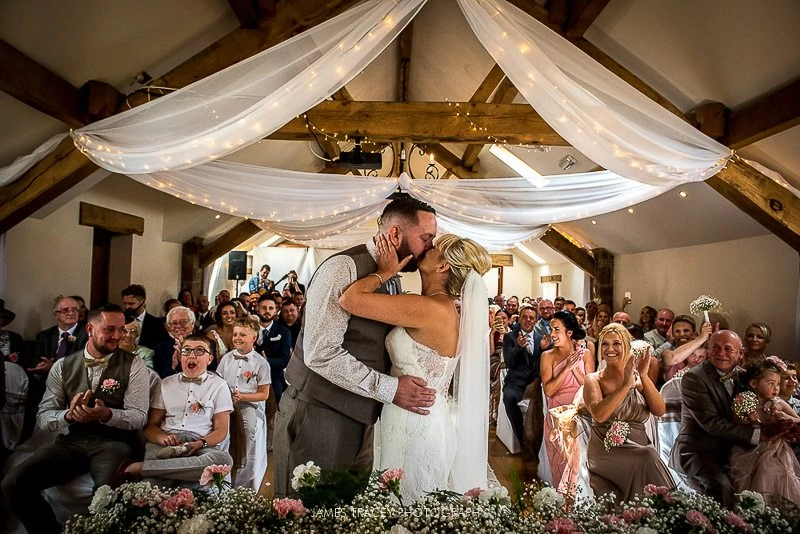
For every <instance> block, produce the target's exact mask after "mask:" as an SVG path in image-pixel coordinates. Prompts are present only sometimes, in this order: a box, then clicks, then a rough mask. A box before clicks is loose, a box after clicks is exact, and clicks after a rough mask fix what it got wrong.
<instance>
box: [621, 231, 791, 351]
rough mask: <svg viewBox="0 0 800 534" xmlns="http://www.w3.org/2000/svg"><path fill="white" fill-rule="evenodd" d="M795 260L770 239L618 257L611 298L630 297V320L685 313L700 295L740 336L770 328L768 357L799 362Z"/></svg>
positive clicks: (773, 239)
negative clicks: (656, 311)
mask: <svg viewBox="0 0 800 534" xmlns="http://www.w3.org/2000/svg"><path fill="white" fill-rule="evenodd" d="M799 261H800V260H798V254H797V252H795V251H794V250H792V249H791V248H790V247H789V246H788V245H786V244H784V243H783V241H781V240H780V239H778V238H777V237H775V236H773V235H767V236H759V237H751V238H747V239H740V240H736V241H725V242H721V243H711V244H707V245H698V246H691V247H682V248H674V249H668V250H659V251H654V252H646V253H642V254H629V255H622V256H618V257H617V258H616V261H615V269H614V275H615V276H614V287H615V290H616V291H615V292H616V293H617V294H619V295H622V294H623V292H625V291H630V292H631V298H632V300H633V302H632V304H631V307H630V308H629V309H630V310H631V316H633V317H634V320H635V319H636V318H637V317H638V312H639V310H641V308H642V307H643V306H645V305H650V306H653V307H655V308H662V307H669V308H671V309H673V310H674V311H675V313H677V314H681V313H689V303H690V302H691V301H692V300H694V299H695V298H697V297H698V296H699V295H701V294H707V295H711V296H713V297H715V298H717V299H719V300H720V301H721V302H722V303H723V304H724V305H725V307H726V308H727V309H728V310H729V312H730V323H731V327H732V328H733V329H734V330H736V331H737V332H739V334H740V335H741V334H742V333H743V330H744V328H745V327H746V326H747V325H748V324H749V323H751V322H753V321H764V322H766V323H767V324H769V325H770V327H771V328H772V342H771V343H770V345H769V346H768V347H767V351H768V353H770V354H777V355H779V356H781V357H783V358H788V359H791V360H796V359H798V356H800V355H799V354H798V339H797V333H796V332H797V331H798V329H799V328H800V326H799V325H798V321H799V319H798V314H797V310H798V289H799V287H798V272H799V271H798V265H799Z"/></svg>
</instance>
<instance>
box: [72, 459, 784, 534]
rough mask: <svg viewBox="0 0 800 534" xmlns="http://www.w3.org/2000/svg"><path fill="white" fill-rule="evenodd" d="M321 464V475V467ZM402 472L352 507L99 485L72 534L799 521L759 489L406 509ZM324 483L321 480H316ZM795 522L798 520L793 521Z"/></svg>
mask: <svg viewBox="0 0 800 534" xmlns="http://www.w3.org/2000/svg"><path fill="white" fill-rule="evenodd" d="M213 467H219V466H211V467H209V468H207V469H206V471H205V472H204V473H203V478H204V479H206V482H207V484H209V485H212V486H213V485H214V484H216V481H217V480H222V479H224V475H223V473H222V472H221V471H218V470H217V469H212V468H213ZM301 467H303V469H302V470H301V471H299V472H298V473H297V474H298V477H297V478H298V480H301V481H303V482H302V484H304V485H301V486H300V487H301V489H308V488H312V487H314V485H318V484H320V483H321V482H322V481H324V480H325V479H326V474H325V472H323V471H321V470H319V471H317V469H319V468H318V467H316V466H314V465H313V464H311V465H309V464H305V465H303V466H301ZM315 467H316V469H314V468H315ZM402 478H403V476H402V473H401V472H400V471H399V470H389V471H384V472H375V473H372V474H371V475H370V477H369V482H368V484H367V487H366V488H365V489H364V490H362V491H361V492H360V493H358V494H357V495H356V496H355V498H353V500H352V501H350V502H344V503H340V504H338V505H336V506H331V507H326V506H323V507H311V506H308V503H306V502H305V501H303V500H301V499H272V500H269V499H265V498H264V497H261V496H258V495H256V494H255V493H254V492H253V491H252V490H251V489H249V488H227V489H225V490H224V491H218V492H213V491H211V492H209V491H203V490H197V489H187V488H183V489H162V488H159V487H156V486H152V485H151V484H150V483H148V482H136V483H131V484H123V485H122V486H120V487H119V488H117V489H111V488H110V487H108V486H102V487H100V488H99V489H98V490H97V491H96V492H95V495H94V498H93V499H92V503H91V505H90V506H89V514H88V515H83V516H75V517H73V518H72V519H70V520H69V521H68V522H67V523H66V525H65V526H64V532H66V533H68V534H72V533H84V532H98V533H99V532H103V533H106V532H142V533H161V532H176V533H177V534H210V533H212V532H231V533H234V532H281V533H286V534H295V533H297V534H300V533H305V532H336V533H350V532H353V533H381V534H384V533H391V534H410V533H416V532H420V533H421V532H426V533H434V532H435V533H456V532H459V533H476V534H477V533H481V534H483V533H486V532H526V533H533V534H544V533H550V532H554V533H564V534H566V533H587V534H592V533H630V534H634V533H635V534H656V533H661V532H686V533H689V532H698V533H699V532H717V533H731V534H732V533H738V532H745V533H746V532H751V533H760V532H769V533H770V534H773V533H774V534H783V533H787V534H788V533H790V532H795V531H796V530H794V529H796V528H797V527H798V525H797V524H796V522H790V521H789V519H792V518H791V517H788V516H787V517H782V516H781V514H780V512H779V511H778V510H777V509H775V508H772V507H769V506H767V505H766V503H765V502H764V498H763V497H762V496H761V495H760V494H758V493H754V492H749V491H745V492H742V493H741V494H740V495H738V496H737V497H738V503H737V506H736V508H735V509H734V510H727V509H725V508H723V507H722V506H721V505H720V504H718V503H717V502H716V501H714V500H713V499H711V498H709V497H706V496H703V495H700V494H697V493H693V494H687V493H684V492H682V491H680V490H671V489H669V488H665V487H659V486H653V485H649V486H646V487H645V488H644V492H643V494H642V495H640V496H637V497H636V498H634V499H633V500H632V501H629V502H624V503H615V500H614V496H613V495H603V496H600V497H598V498H596V499H579V498H576V497H575V496H574V495H572V494H568V493H563V492H559V491H556V490H555V489H554V488H551V487H549V486H546V485H545V484H544V483H541V482H538V483H533V484H529V485H526V486H524V487H520V488H519V494H518V496H517V500H516V502H512V501H511V499H510V498H509V495H508V491H507V490H506V489H505V488H502V487H496V488H489V489H481V488H474V489H471V490H469V491H468V492H466V493H465V494H463V495H460V494H458V493H454V492H450V491H443V490H437V491H434V492H431V493H429V494H428V495H426V496H425V497H424V498H422V499H420V500H419V501H417V502H416V503H414V504H411V505H408V506H402V505H401V504H399V503H398V502H397V499H396V498H395V495H394V494H393V490H392V487H393V486H395V487H397V488H398V490H399V487H400V485H401V484H402ZM314 481H316V482H314ZM792 520H793V521H796V518H794V519H792Z"/></svg>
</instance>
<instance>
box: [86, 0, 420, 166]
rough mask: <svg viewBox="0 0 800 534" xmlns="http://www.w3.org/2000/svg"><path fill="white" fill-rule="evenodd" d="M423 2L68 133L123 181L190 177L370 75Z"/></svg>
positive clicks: (350, 24)
mask: <svg viewBox="0 0 800 534" xmlns="http://www.w3.org/2000/svg"><path fill="white" fill-rule="evenodd" d="M425 1H426V0H402V1H400V0H371V1H368V2H365V3H363V4H360V5H358V6H356V7H354V8H352V9H350V10H348V11H346V12H345V13H342V14H341V15H339V16H337V17H334V18H333V19H331V20H329V21H327V22H324V23H322V24H320V25H318V26H315V27H313V28H311V29H309V30H307V31H305V32H303V33H301V34H300V35H297V36H295V37H293V38H291V39H289V40H287V41H284V42H282V43H280V44H278V45H276V46H273V47H272V48H270V49H268V50H265V51H264V52H261V53H260V54H257V55H255V56H253V57H251V58H248V59H245V60H243V61H241V62H239V63H237V64H235V65H232V66H231V67H229V68H227V69H224V70H222V71H220V72H218V73H216V74H213V75H211V76H208V77H207V78H204V79H202V80H199V81H197V82H195V83H193V84H191V85H189V86H187V87H185V88H183V89H181V90H179V91H175V92H174V93H171V94H169V95H167V96H164V97H161V98H159V99H157V100H154V101H152V102H149V103H147V104H144V105H142V106H139V107H136V108H134V109H131V110H129V111H126V112H124V113H121V114H119V115H114V116H113V117H109V118H107V119H104V120H102V121H99V122H96V123H93V124H90V125H88V126H86V127H84V128H81V129H79V130H76V131H74V132H72V137H73V139H74V140H75V145H76V146H77V147H78V149H80V150H81V151H83V153H84V154H86V156H87V157H89V158H90V159H92V161H94V162H95V163H96V164H97V165H99V166H101V167H104V168H106V169H108V170H110V171H113V172H119V173H122V174H136V173H150V172H155V171H162V170H173V169H184V168H190V167H194V166H197V165H201V164H203V163H207V162H209V161H212V160H216V159H218V158H220V157H222V156H225V155H227V154H230V153H232V152H235V151H237V150H240V149H242V148H244V147H246V146H248V145H250V144H252V143H254V142H256V141H258V140H259V139H261V138H263V137H265V136H267V135H269V134H271V133H272V132H274V131H275V130H277V129H278V128H280V127H281V126H283V125H284V124H286V123H287V122H289V121H290V120H292V119H293V118H294V117H296V116H298V115H300V114H302V113H304V112H305V111H306V110H308V109H310V108H312V107H314V106H315V105H317V104H319V103H320V102H322V101H323V100H324V99H326V98H327V97H328V96H330V95H332V94H333V93H335V92H336V91H338V90H339V89H341V88H342V87H344V86H345V85H346V84H347V83H348V82H349V81H350V80H352V79H353V78H354V77H355V76H356V75H357V74H358V73H359V72H361V71H362V70H364V68H365V67H366V66H367V65H369V64H370V63H371V62H372V60H373V59H375V58H376V57H377V56H378V55H379V54H380V53H381V52H382V51H383V49H384V48H386V47H387V46H388V45H389V44H390V43H391V42H392V41H393V40H394V38H395V37H396V36H397V35H398V34H399V33H400V32H401V31H402V30H403V28H405V26H406V24H408V22H410V21H411V20H412V19H413V18H414V16H415V15H416V14H417V12H418V11H419V9H420V8H421V7H422V6H423V5H424V4H425Z"/></svg>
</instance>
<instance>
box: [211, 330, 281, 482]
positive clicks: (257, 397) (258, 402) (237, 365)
mask: <svg viewBox="0 0 800 534" xmlns="http://www.w3.org/2000/svg"><path fill="white" fill-rule="evenodd" d="M260 330H261V327H260V326H259V324H258V323H257V322H256V321H253V320H252V319H248V318H242V319H236V322H235V323H233V346H234V349H233V350H232V351H230V352H229V353H228V354H226V355H225V356H223V357H222V360H221V361H220V362H219V366H218V367H217V373H218V374H219V375H220V376H221V377H222V378H224V379H225V381H226V382H227V383H228V387H229V388H230V390H231V391H232V392H233V403H234V404H233V409H234V412H235V413H236V414H237V415H238V416H239V418H240V419H241V422H242V426H243V428H242V433H241V435H237V434H236V433H234V430H233V426H232V429H231V433H232V434H233V435H232V436H231V439H232V440H233V436H237V438H238V439H240V440H241V441H243V442H244V443H243V444H242V445H244V447H242V449H244V450H245V451H246V452H245V455H244V457H243V458H239V459H237V460H240V461H241V466H235V467H236V468H237V469H236V474H235V477H234V485H236V486H243V487H246V488H251V489H252V490H253V491H258V490H259V489H260V488H261V481H262V479H263V478H264V474H265V473H266V469H267V450H266V447H265V443H266V442H267V417H266V408H265V401H266V400H267V398H268V397H269V385H270V369H269V363H267V360H266V359H265V358H264V357H263V356H261V355H260V354H259V353H258V352H256V350H255V349H254V348H253V345H254V344H255V342H256V338H257V337H258V334H259V332H260Z"/></svg>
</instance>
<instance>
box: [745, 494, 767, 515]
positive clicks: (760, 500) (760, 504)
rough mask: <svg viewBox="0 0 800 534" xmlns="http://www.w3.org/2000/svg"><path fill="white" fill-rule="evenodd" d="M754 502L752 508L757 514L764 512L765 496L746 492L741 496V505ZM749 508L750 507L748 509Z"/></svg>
mask: <svg viewBox="0 0 800 534" xmlns="http://www.w3.org/2000/svg"><path fill="white" fill-rule="evenodd" d="M748 500H749V501H752V503H753V505H752V508H753V509H755V510H756V511H757V512H763V511H764V508H765V507H766V503H765V502H764V496H763V495H761V494H760V493H758V492H757V491H750V490H744V491H743V492H741V493H740V494H739V503H740V504H743V503H744V502H746V501H748ZM748 508H749V507H748Z"/></svg>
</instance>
